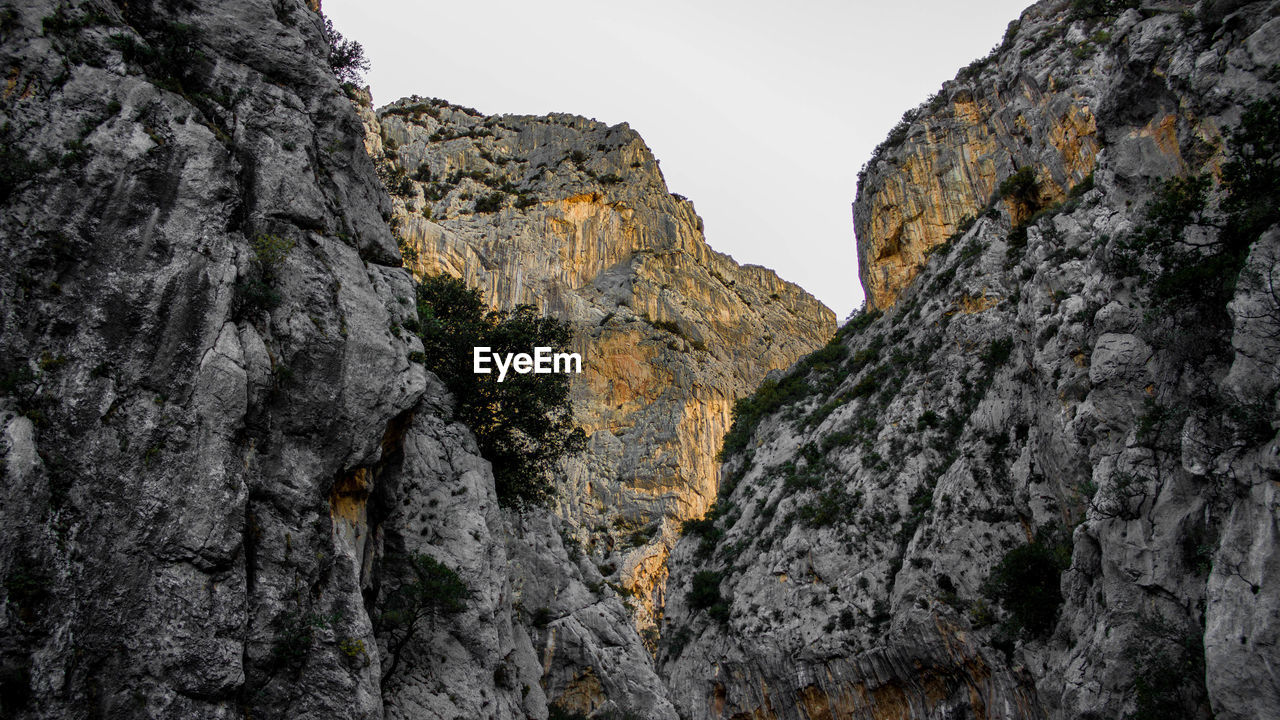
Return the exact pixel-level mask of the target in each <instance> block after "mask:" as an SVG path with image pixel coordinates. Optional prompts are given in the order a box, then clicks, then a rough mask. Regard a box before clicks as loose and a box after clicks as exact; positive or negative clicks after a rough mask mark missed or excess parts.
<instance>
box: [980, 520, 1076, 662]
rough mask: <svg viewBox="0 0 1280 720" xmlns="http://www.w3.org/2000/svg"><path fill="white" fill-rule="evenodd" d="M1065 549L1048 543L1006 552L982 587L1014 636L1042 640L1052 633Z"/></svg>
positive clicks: (1022, 546)
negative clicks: (1007, 616)
mask: <svg viewBox="0 0 1280 720" xmlns="http://www.w3.org/2000/svg"><path fill="white" fill-rule="evenodd" d="M1068 551H1069V548H1067V547H1065V546H1060V545H1052V544H1050V543H1048V542H1044V541H1041V540H1036V541H1035V542H1031V543H1027V544H1025V545H1020V546H1018V547H1015V548H1014V549H1012V550H1010V551H1009V552H1008V553H1006V554H1005V555H1004V557H1003V558H1001V559H1000V562H999V563H998V564H997V565H996V566H995V568H994V569H992V571H991V575H990V576H989V577H988V578H987V581H986V584H985V586H984V592H985V594H986V596H987V598H988V599H989V600H991V601H992V602H994V603H997V604H999V606H1000V607H1001V608H1003V609H1004V611H1005V612H1006V613H1008V615H1009V618H1008V621H1007V624H1006V627H1007V629H1008V630H1009V631H1010V632H1011V633H1012V634H1015V635H1019V634H1020V635H1023V636H1026V637H1030V638H1040V639H1042V638H1045V637H1048V635H1049V634H1050V633H1051V632H1053V627H1054V625H1055V624H1056V623H1057V620H1058V609H1059V608H1060V607H1061V606H1062V589H1061V577H1062V571H1063V570H1064V569H1065V568H1066V567H1067V565H1068V564H1069V559H1070V558H1069V556H1067V552H1068Z"/></svg>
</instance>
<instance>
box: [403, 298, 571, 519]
mask: <svg viewBox="0 0 1280 720" xmlns="http://www.w3.org/2000/svg"><path fill="white" fill-rule="evenodd" d="M418 318H419V323H420V326H421V334H422V344H423V351H424V355H425V357H426V363H427V369H429V370H431V371H432V372H434V373H435V374H436V375H438V376H439V377H440V379H441V380H442V381H444V383H445V385H447V386H448V388H449V390H450V391H452V393H453V396H454V402H455V407H454V413H455V416H456V417H457V419H458V420H460V421H462V422H463V423H465V424H466V425H467V427H469V428H471V431H472V433H474V434H475V436H476V442H477V444H478V445H479V446H480V454H481V455H483V456H484V457H485V458H486V459H488V460H489V462H491V463H493V475H494V482H495V484H496V486H497V492H498V500H499V501H500V502H502V504H504V505H507V506H537V505H543V506H545V505H547V504H548V503H549V502H550V501H551V499H552V497H553V495H554V492H555V486H554V484H553V481H552V476H551V472H552V470H553V469H554V467H555V465H556V463H557V462H558V461H559V460H560V458H562V457H564V456H565V455H567V454H569V453H572V452H576V451H578V450H580V449H582V448H583V447H584V446H585V444H586V439H585V436H584V434H583V432H582V430H581V429H580V428H578V427H577V426H576V425H575V424H574V422H573V404H572V400H571V399H570V397H569V382H570V380H569V376H568V375H566V374H556V373H552V374H546V375H536V374H533V373H529V374H526V375H514V374H513V375H508V376H507V377H506V379H505V380H504V381H503V382H498V379H497V378H498V376H497V374H495V373H489V374H476V373H475V372H474V368H473V358H472V349H473V348H475V347H478V346H485V347H489V348H491V349H492V352H494V353H495V354H504V353H530V352H532V351H533V348H534V347H540V346H546V347H552V348H554V349H555V350H557V351H566V350H567V348H568V346H569V343H570V341H571V340H572V332H571V330H570V328H569V325H568V323H566V322H563V321H561V320H557V319H555V318H550V317H540V316H539V315H538V313H537V311H536V310H535V309H534V308H533V307H532V306H529V305H521V306H519V307H517V308H515V309H514V310H507V311H503V312H492V311H488V310H486V309H485V307H484V303H483V301H482V300H481V298H480V291H479V290H475V289H473V288H468V287H467V286H466V284H465V283H463V282H462V281H461V280H458V279H457V278H454V277H450V276H448V275H443V274H441V275H434V276H431V277H427V278H425V279H424V280H423V281H422V284H421V285H419V287H418Z"/></svg>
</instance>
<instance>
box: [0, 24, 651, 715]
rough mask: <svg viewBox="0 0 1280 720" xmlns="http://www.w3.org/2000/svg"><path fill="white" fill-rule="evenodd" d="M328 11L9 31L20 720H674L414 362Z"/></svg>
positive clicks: (1, 58)
mask: <svg viewBox="0 0 1280 720" xmlns="http://www.w3.org/2000/svg"><path fill="white" fill-rule="evenodd" d="M314 10H315V7H314V6H309V5H308V4H306V3H304V2H303V0H230V1H229V2H223V3H218V4H214V5H209V4H205V5H196V4H189V3H168V2H166V3H159V2H157V3H150V2H146V1H145V0H144V1H142V2H129V3H127V4H125V3H108V2H97V1H94V0H90V1H88V2H70V3H68V2H53V1H52V0H50V1H48V2H40V1H37V2H29V3H23V4H20V5H11V4H6V5H4V6H0V63H2V66H3V68H4V71H5V74H6V77H7V82H6V84H5V86H4V90H3V95H2V96H0V126H2V127H3V129H2V130H0V133H2V134H3V139H4V147H3V150H2V151H0V205H2V207H3V212H0V232H2V233H3V236H4V238H5V240H4V245H3V248H4V249H3V253H4V259H5V262H4V263H3V265H2V266H0V428H2V429H3V432H2V433H0V453H2V459H0V479H2V481H0V521H2V522H0V526H2V529H0V578H3V583H2V585H0V593H2V595H0V597H2V599H3V606H2V612H0V716H3V717H6V718H9V717H14V718H91V717H94V718H97V717H111V718H244V717H254V718H326V719H328V718H381V717H388V718H401V717H404V718H408V717H412V718H424V717H425V718H447V719H449V720H452V719H453V718H457V717H466V718H522V719H523V718H529V717H533V718H545V717H546V716H547V713H548V695H549V694H550V696H551V699H552V700H555V699H557V698H560V699H563V697H562V696H564V695H565V694H566V692H567V691H570V690H572V691H576V692H578V695H576V696H574V697H571V698H568V699H567V700H565V701H564V702H563V703H562V704H563V705H565V706H566V707H570V708H583V707H585V708H586V709H593V710H596V711H598V712H601V713H603V712H614V711H616V712H633V713H637V714H640V715H642V716H644V717H653V718H674V712H673V711H672V709H671V706H670V703H669V702H667V701H666V699H665V698H664V697H663V691H662V686H661V684H660V683H659V682H658V679H657V677H656V675H655V674H654V671H653V668H652V659H651V657H650V656H649V655H648V653H646V652H645V651H644V649H643V645H642V643H641V640H640V637H639V635H638V634H637V633H636V631H635V629H634V626H633V623H632V620H631V617H630V615H629V614H628V612H627V611H626V609H625V608H624V606H623V604H622V602H621V601H620V599H619V598H618V597H617V595H616V594H615V593H613V592H612V591H610V590H609V589H608V588H607V586H605V584H604V582H603V580H602V578H601V577H600V575H599V572H598V570H597V569H596V567H595V565H594V564H593V563H590V562H587V561H586V560H585V559H584V558H583V557H581V556H580V554H576V553H575V552H574V551H573V548H572V545H571V544H566V543H564V542H562V540H561V533H560V527H561V525H560V521H559V520H558V519H557V518H556V517H554V516H552V515H547V514H544V515H542V516H527V517H521V516H517V515H513V514H511V513H507V512H504V511H503V510H501V509H500V508H499V507H498V505H497V503H496V500H495V495H494V480H493V476H492V473H491V471H490V468H489V464H488V463H487V462H486V461H485V460H484V459H483V458H481V457H479V455H478V454H477V451H476V446H475V443H474V440H473V439H472V438H471V436H470V434H469V433H468V431H467V430H466V428H464V427H462V426H460V425H457V424H455V423H452V422H451V421H450V414H451V410H450V403H451V400H450V398H449V397H448V395H447V393H446V392H445V391H444V389H443V388H442V387H441V386H440V384H439V382H438V381H437V380H436V379H435V378H434V377H433V376H431V375H430V374H429V373H427V372H425V371H424V369H423V367H422V365H421V364H420V363H419V362H415V361H414V359H413V358H414V357H415V355H417V354H419V353H421V351H422V345H421V342H420V341H419V340H418V339H417V338H416V337H414V336H413V335H412V334H411V333H409V332H407V331H405V330H404V328H405V327H407V326H408V325H410V324H411V322H412V320H414V319H415V308H414V305H413V301H412V298H413V295H414V288H413V277H412V275H411V274H410V272H409V271H408V270H406V269H404V268H403V267H402V259H401V256H400V252H399V249H398V247H397V244H396V242H395V236H394V234H393V232H392V229H391V227H390V225H389V224H388V221H389V220H391V219H392V212H393V206H392V203H391V201H390V199H389V198H388V196H387V195H386V193H385V191H384V189H383V184H382V182H381V181H380V180H379V177H378V173H377V169H376V168H375V165H374V164H373V162H372V161H371V159H370V157H369V155H368V153H367V152H366V149H365V147H364V136H365V133H364V129H363V126H362V124H361V121H360V118H359V116H358V115H357V113H356V112H355V111H354V110H353V108H352V105H351V102H350V98H349V97H348V96H347V95H346V94H344V91H343V89H342V88H341V87H340V86H339V84H338V81H337V80H336V79H335V77H334V74H333V71H332V68H331V67H330V65H329V63H327V62H326V56H327V54H328V45H327V41H326V38H325V34H324V32H323V22H322V18H321V17H320V16H319V15H317V14H316V12H315V11H314ZM347 91H348V92H354V89H353V88H350V87H348V88H347ZM428 561H430V562H428ZM415 562H417V563H418V564H417V565H414V563H415ZM430 563H437V564H435V565H432V564H430ZM415 567H416V568H418V569H419V570H421V569H422V568H426V569H427V570H430V571H432V572H434V573H436V574H435V575H431V576H428V580H430V581H432V582H446V581H451V582H453V583H455V585H454V587H459V586H460V587H462V588H464V591H462V592H461V593H460V597H461V599H460V601H459V602H457V603H455V604H453V605H448V606H438V605H428V606H427V607H430V608H432V611H431V612H429V613H426V614H425V615H422V616H420V617H419V618H418V620H416V621H415V622H416V624H414V625H408V627H410V628H412V630H413V632H411V633H405V632H404V629H405V627H406V625H407V623H408V620H406V618H409V617H411V616H409V615H406V614H405V613H404V612H403V609H404V606H403V605H397V604H396V603H397V602H399V601H398V600H397V598H401V597H412V595H404V594H402V593H401V590H402V589H403V588H405V587H412V586H413V583H414V582H416V581H418V580H421V575H420V574H418V575H415V573H417V572H418V570H415V569H414V568H415ZM513 568H515V569H516V572H515V573H513V570H512V569H513ZM521 573H523V574H521ZM530 577H533V578H534V579H535V580H536V582H532V581H530ZM433 597H434V596H432V595H430V594H428V595H427V596H426V598H427V600H426V602H428V603H431V602H435V600H432V598H433ZM522 601H523V603H524V604H522ZM535 603H537V604H535ZM548 609H549V610H550V611H551V612H553V613H563V614H572V615H573V621H572V622H571V621H564V622H561V623H560V624H559V625H557V626H556V627H555V628H553V629H551V630H547V629H545V626H546V625H547V624H548V623H549V622H550V623H553V624H554V623H555V621H557V620H558V619H559V618H558V616H556V615H553V614H547V615H546V616H545V617H544V616H543V615H541V614H539V613H538V611H539V610H544V611H546V610H548ZM397 612H399V614H398V615H397ZM398 633H399V634H398ZM535 635H538V636H539V640H538V642H537V644H536V645H535V641H534V636H535ZM404 637H407V638H408V640H407V641H404V642H401V639H402V638H404ZM548 637H550V638H552V639H553V640H554V641H555V643H559V645H560V646H562V647H563V646H570V647H573V648H574V653H575V657H577V658H579V659H586V660H588V661H590V662H592V663H593V664H592V666H591V667H579V668H577V672H576V673H570V672H568V671H566V670H565V669H564V668H562V667H559V666H552V664H551V663H550V662H544V658H543V657H540V655H539V653H541V652H543V651H544V649H545V648H546V647H548V646H549V645H552V644H553V643H552V642H550V641H548V639H547V638H548ZM561 671H565V672H564V673H563V674H561V675H557V673H558V672H561Z"/></svg>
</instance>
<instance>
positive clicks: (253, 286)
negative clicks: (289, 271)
mask: <svg viewBox="0 0 1280 720" xmlns="http://www.w3.org/2000/svg"><path fill="white" fill-rule="evenodd" d="M250 244H251V246H252V247H253V258H252V259H251V260H250V262H249V272H248V274H247V275H246V277H245V279H244V280H241V281H240V282H238V283H236V301H237V310H238V314H239V315H240V316H241V317H246V316H249V315H253V314H256V313H260V312H269V311H271V310H273V309H275V307H276V306H277V305H279V304H280V293H279V291H278V290H277V289H276V285H277V284H278V282H279V280H280V268H281V266H283V265H284V260H285V257H286V256H287V255H288V254H289V251H290V250H292V249H293V240H290V239H288V238H283V237H279V236H277V235H266V234H263V235H258V236H256V237H254V239H253V241H252V242H251V243H250Z"/></svg>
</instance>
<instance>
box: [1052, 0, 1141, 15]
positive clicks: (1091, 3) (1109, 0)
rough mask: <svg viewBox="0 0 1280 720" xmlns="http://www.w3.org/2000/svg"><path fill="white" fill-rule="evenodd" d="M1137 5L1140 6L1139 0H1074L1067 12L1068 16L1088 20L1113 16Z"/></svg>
mask: <svg viewBox="0 0 1280 720" xmlns="http://www.w3.org/2000/svg"><path fill="white" fill-rule="evenodd" d="M1136 7H1138V0H1072V2H1071V11H1070V12H1069V13H1067V18H1068V19H1070V20H1088V19H1093V18H1101V17H1112V16H1115V15H1119V14H1120V13H1122V12H1124V11H1125V10H1128V9H1129V8H1136Z"/></svg>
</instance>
